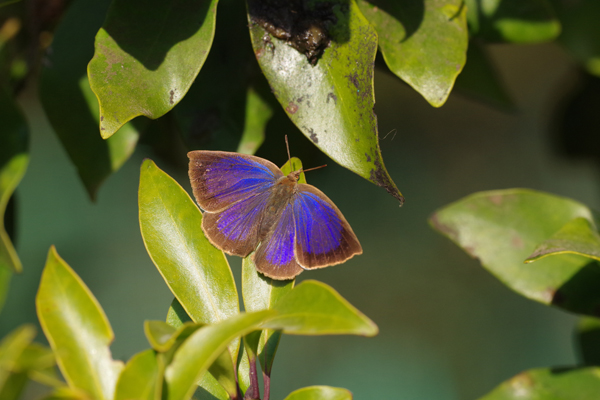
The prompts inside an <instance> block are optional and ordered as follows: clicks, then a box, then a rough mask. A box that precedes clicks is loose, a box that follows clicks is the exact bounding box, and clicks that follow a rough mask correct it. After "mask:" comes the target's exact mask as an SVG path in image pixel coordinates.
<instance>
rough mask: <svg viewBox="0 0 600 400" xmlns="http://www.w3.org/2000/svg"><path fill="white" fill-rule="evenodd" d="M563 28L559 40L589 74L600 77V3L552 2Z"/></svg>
mask: <svg viewBox="0 0 600 400" xmlns="http://www.w3.org/2000/svg"><path fill="white" fill-rule="evenodd" d="M552 3H553V5H554V8H555V9H556V13H557V14H558V17H559V19H560V22H561V24H562V26H563V30H562V34H561V35H560V37H559V38H558V40H559V42H561V43H562V44H563V45H564V46H565V47H566V48H567V49H568V50H569V51H570V52H571V54H572V55H573V56H574V57H575V58H576V59H577V60H578V61H579V62H581V63H582V64H583V66H584V67H585V68H586V69H587V70H588V72H589V73H591V74H594V75H596V76H600V27H599V26H598V15H600V3H599V2H598V1H596V0H579V1H577V2H569V1H565V0H553V1H552Z"/></svg>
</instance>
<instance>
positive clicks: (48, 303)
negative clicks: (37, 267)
mask: <svg viewBox="0 0 600 400" xmlns="http://www.w3.org/2000/svg"><path fill="white" fill-rule="evenodd" d="M36 308H37V314H38V319H39V320H40V324H41V326H42V329H43V331H44V334H45V335H46V338H47V339H48V342H49V343H50V346H51V347H52V350H54V353H55V355H56V360H57V363H58V366H59V367H60V370H61V372H62V374H63V376H64V377H65V379H66V381H67V383H68V384H69V386H70V387H72V388H75V389H80V390H82V391H83V392H85V393H88V394H89V395H90V396H92V397H93V398H94V399H98V400H111V399H112V397H113V394H114V390H115V385H116V382H117V378H118V376H119V373H120V372H121V369H122V368H123V364H122V363H121V362H120V361H114V360H113V359H112V357H111V354H110V348H109V346H110V343H111V342H112V340H113V338H114V334H113V331H112V329H111V327H110V325H109V323H108V320H107V318H106V315H105V314H104V311H103V310H102V308H101V307H100V304H98V301H97V300H96V298H95V297H94V296H93V295H92V293H91V292H90V290H89V289H88V288H87V286H86V285H85V284H84V283H83V281H82V280H81V279H80V278H79V276H77V274H75V272H74V271H73V270H72V269H71V268H70V267H69V266H68V265H67V264H66V263H65V262H64V260H63V259H61V258H60V256H59V255H58V254H57V252H56V249H55V248H54V247H51V248H50V252H49V253H48V259H47V261H46V266H45V267H44V271H43V272H42V278H41V282H40V287H39V290H38V293H37V296H36Z"/></svg>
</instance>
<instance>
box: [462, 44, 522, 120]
mask: <svg viewBox="0 0 600 400" xmlns="http://www.w3.org/2000/svg"><path fill="white" fill-rule="evenodd" d="M467 60H468V62H467V64H466V65H465V68H464V69H463V71H462V72H461V74H460V75H459V76H458V78H457V79H456V85H455V88H456V89H457V90H458V91H459V92H460V93H462V94H465V95H467V96H470V97H474V98H475V99H477V100H480V101H485V102H487V103H489V104H491V105H493V106H496V107H500V108H502V109H506V110H513V109H514V108H515V104H514V102H513V101H512V100H511V98H510V96H509V94H508V93H507V91H506V88H505V86H504V83H503V82H502V79H501V77H500V75H499V74H498V72H497V71H496V70H495V66H494V64H493V62H492V60H490V57H489V55H488V54H487V51H486V48H485V47H484V45H483V44H481V43H479V42H478V41H476V40H472V41H471V42H470V43H469V49H468V50H467Z"/></svg>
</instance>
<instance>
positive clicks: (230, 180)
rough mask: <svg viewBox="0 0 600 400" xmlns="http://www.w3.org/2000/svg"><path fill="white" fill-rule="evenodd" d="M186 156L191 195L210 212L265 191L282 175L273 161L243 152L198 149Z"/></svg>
mask: <svg viewBox="0 0 600 400" xmlns="http://www.w3.org/2000/svg"><path fill="white" fill-rule="evenodd" d="M188 157H189V158H190V168H189V175H190V181H191V183H192V190H193V192H194V197H196V201H198V205H199V206H200V207H201V208H202V209H203V210H205V211H209V212H216V211H221V210H223V209H225V208H227V207H229V206H231V205H232V204H235V203H237V202H238V201H241V200H244V199H247V198H249V197H252V196H255V195H256V194H258V193H261V192H264V191H265V190H268V189H270V188H271V187H272V186H273V184H274V183H275V181H276V180H277V179H279V178H280V177H282V176H283V174H282V172H281V170H280V169H279V168H277V166H276V165H275V164H273V163H272V162H270V161H267V160H265V159H263V158H259V157H254V156H250V155H246V154H238V153H230V152H225V151H202V150H197V151H191V152H189V153H188Z"/></svg>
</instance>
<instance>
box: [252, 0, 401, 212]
mask: <svg viewBox="0 0 600 400" xmlns="http://www.w3.org/2000/svg"><path fill="white" fill-rule="evenodd" d="M317 3H318V4H320V5H321V8H322V9H325V10H329V12H330V14H329V15H328V17H327V18H325V19H326V20H327V21H329V22H327V23H325V22H324V24H328V25H329V26H328V27H326V28H322V30H323V31H326V35H328V36H330V37H331V42H330V44H329V47H327V48H326V49H325V50H324V52H323V54H322V55H321V56H320V57H319V58H318V59H315V62H316V64H315V65H312V64H311V61H309V59H308V58H307V56H306V55H304V54H302V53H300V52H299V51H298V50H296V49H295V48H293V47H291V46H290V45H288V44H287V42H285V41H283V40H280V39H277V38H275V37H274V36H273V35H272V34H271V33H267V32H266V31H265V29H263V27H262V26H265V25H269V24H271V25H273V24H275V26H277V25H278V22H277V21H271V20H269V18H272V17H275V16H276V14H277V13H283V14H284V17H283V18H286V17H289V18H290V19H291V18H292V15H291V11H292V10H291V9H290V8H289V7H283V6H282V7H281V8H278V9H277V10H274V11H273V12H272V10H271V9H269V8H268V4H267V3H265V2H261V1H258V0H248V1H247V4H248V10H249V16H248V18H249V22H250V35H251V38H252V46H253V48H254V53H255V54H256V57H257V59H258V63H259V65H260V67H261V69H262V71H263V73H264V74H265V76H266V78H267V80H268V81H269V84H270V85H271V88H272V90H273V93H274V94H275V97H277V100H278V101H279V103H280V104H281V105H282V107H283V108H284V109H285V111H286V113H287V115H288V116H289V117H290V119H291V120H292V122H294V124H296V126H297V127H298V129H300V130H301V131H302V133H303V134H304V135H305V136H306V137H308V138H309V139H310V140H311V141H312V142H313V143H314V144H315V146H317V147H318V148H319V149H321V150H322V151H323V152H324V153H325V154H327V155H328V156H329V157H331V158H332V159H333V160H334V161H335V162H337V163H338V164H340V165H342V166H344V167H346V168H348V169H350V170H351V171H353V172H355V173H356V174H358V175H360V176H362V177H363V178H365V179H368V180H369V181H371V182H373V183H375V184H376V185H379V186H381V187H383V188H384V189H386V190H387V191H388V192H389V193H390V194H391V195H392V196H394V197H396V198H397V199H398V200H399V201H400V202H401V203H402V202H403V201H404V198H403V197H402V195H401V193H400V191H399V190H398V188H397V187H396V185H395V184H394V182H393V181H392V179H391V177H390V176H389V174H388V172H387V170H386V169H385V167H384V165H383V159H382V157H381V152H380V149H379V141H378V137H377V117H376V116H375V113H374V112H373V107H374V105H375V97H374V92H373V68H374V66H373V64H374V61H375V54H376V52H377V33H376V32H375V30H374V28H373V27H372V26H371V25H370V24H369V22H368V21H367V20H366V19H365V18H364V16H363V15H362V14H361V12H360V10H359V9H358V7H357V6H356V4H355V3H354V2H353V1H352V2H347V1H345V0H331V1H319V2H314V3H310V4H312V7H316V4H317ZM324 4H325V5H324ZM265 7H267V8H265ZM309 8H310V7H309ZM275 11H276V12H275ZM315 12H316V11H315ZM286 13H290V14H286ZM334 20H335V23H334V22H332V21H334ZM319 29H321V28H319Z"/></svg>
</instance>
